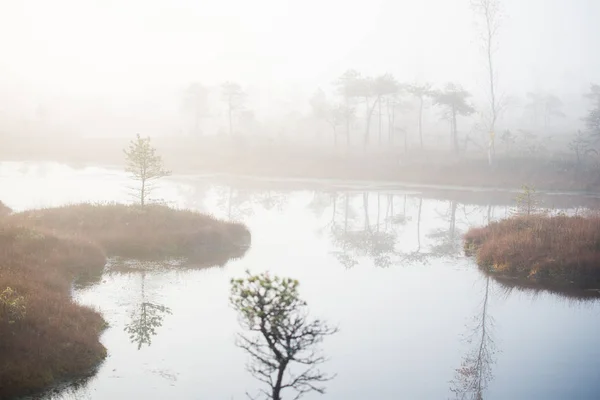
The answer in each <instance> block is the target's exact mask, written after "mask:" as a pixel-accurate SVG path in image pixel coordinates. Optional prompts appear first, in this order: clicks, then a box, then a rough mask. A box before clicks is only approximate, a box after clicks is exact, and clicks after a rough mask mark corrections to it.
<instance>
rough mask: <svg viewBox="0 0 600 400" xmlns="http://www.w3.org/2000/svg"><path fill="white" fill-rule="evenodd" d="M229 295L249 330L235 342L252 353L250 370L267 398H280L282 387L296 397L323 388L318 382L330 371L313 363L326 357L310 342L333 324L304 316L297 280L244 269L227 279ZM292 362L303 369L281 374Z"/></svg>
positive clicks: (324, 378)
mask: <svg viewBox="0 0 600 400" xmlns="http://www.w3.org/2000/svg"><path fill="white" fill-rule="evenodd" d="M230 300H231V304H232V306H233V307H234V308H235V309H236V310H237V311H238V313H239V316H240V323H241V325H242V326H243V327H244V328H245V329H246V330H247V331H249V332H250V334H249V335H239V342H238V346H239V347H241V348H242V349H244V350H245V351H246V352H247V353H248V354H249V355H250V357H251V360H252V361H251V363H249V364H248V366H247V368H248V371H249V372H250V373H251V374H252V375H253V376H254V377H255V378H256V379H258V380H259V381H261V382H263V383H264V384H266V385H268V387H269V389H270V392H267V391H264V390H263V391H262V392H263V393H264V394H265V395H267V398H269V399H272V400H281V399H282V397H281V392H282V390H284V389H286V388H290V389H293V390H295V391H296V392H297V396H296V398H299V397H300V396H301V395H302V394H304V393H306V392H310V391H317V392H319V393H324V391H325V388H324V387H320V386H318V384H319V383H323V382H326V381H328V380H330V379H332V377H330V376H328V375H326V374H324V373H322V372H320V371H319V370H318V369H317V368H316V365H318V364H321V363H323V362H324V361H325V358H324V357H322V356H319V355H318V354H317V352H316V351H315V349H314V347H315V345H317V344H319V343H320V342H321V341H322V340H323V338H324V337H325V336H327V335H331V334H333V333H335V332H337V329H332V328H329V327H328V326H327V324H325V323H324V322H323V321H320V320H313V321H309V320H308V318H307V311H306V303H305V302H304V301H303V300H301V299H300V297H299V295H298V281H297V280H295V279H291V278H280V277H277V276H275V277H272V276H270V275H269V274H268V273H263V274H260V275H251V274H250V272H248V271H247V277H246V278H245V279H232V280H231V298H230ZM291 364H296V365H297V366H300V367H303V368H306V369H305V370H304V372H302V373H299V374H293V373H290V372H289V371H288V373H287V374H285V372H286V370H287V368H288V367H289V366H290V365H291ZM286 379H287V381H286Z"/></svg>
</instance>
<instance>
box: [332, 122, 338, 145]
mask: <svg viewBox="0 0 600 400" xmlns="http://www.w3.org/2000/svg"><path fill="white" fill-rule="evenodd" d="M337 144H338V143H337V129H336V128H335V125H334V126H333V146H334V147H337Z"/></svg>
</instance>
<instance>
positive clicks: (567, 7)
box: [0, 0, 600, 137]
mask: <svg viewBox="0 0 600 400" xmlns="http://www.w3.org/2000/svg"><path fill="white" fill-rule="evenodd" d="M501 7H502V10H501V16H502V18H501V29H500V30H499V35H498V40H497V52H496V57H497V58H496V63H497V67H496V70H497V86H498V93H499V95H500V96H501V99H502V100H503V101H504V103H505V104H506V107H505V110H504V112H503V115H502V116H501V118H500V120H499V123H498V124H499V127H501V128H507V129H508V128H510V129H519V128H527V126H526V125H527V123H529V122H530V118H529V117H527V116H526V115H524V114H525V112H524V106H525V105H526V103H527V101H528V100H527V93H530V92H533V93H546V94H552V95H555V96H557V97H558V98H559V99H560V100H561V101H562V103H563V108H562V110H563V112H564V114H565V115H566V117H565V118H557V119H556V121H553V122H552V124H551V125H552V129H553V131H554V133H556V134H569V135H570V134H573V133H574V132H575V131H576V130H577V129H578V128H580V127H581V126H582V123H581V118H582V117H583V116H584V114H585V112H586V111H587V109H588V108H589V107H588V103H587V102H586V100H585V99H584V98H583V97H582V95H583V94H584V93H585V92H586V91H588V90H589V86H590V84H591V83H593V82H600V55H599V54H598V52H597V51H595V49H596V48H597V45H598V37H600V26H598V24H597V17H598V16H600V3H599V2H597V1H594V0H528V1H526V2H524V1H521V0H503V1H501ZM480 28H481V26H478V24H477V20H476V17H475V15H474V12H473V10H472V8H471V6H470V1H469V0H453V1H448V0H420V1H416V0H373V1H364V0H361V1H358V0H352V1H348V0H328V1H326V2H323V1H317V0H306V1H302V2H295V1H283V0H277V1H276V0H258V1H252V2H248V1H242V0H221V1H192V0H171V1H168V2H167V1H157V0H154V1H141V0H127V1H113V0H106V1H99V0H97V1H91V0H56V1H53V2H47V1H44V0H23V1H18V2H16V1H14V2H10V1H3V2H2V3H1V4H0V49H2V57H1V58H0V123H1V126H0V131H1V132H2V133H3V134H4V135H11V134H12V135H18V134H21V133H30V134H31V133H33V134H36V135H42V136H48V137H52V135H83V136H101V137H102V136H122V137H130V136H133V135H134V134H135V133H136V132H140V133H142V134H149V135H173V134H178V133H190V130H191V127H190V124H191V123H190V120H189V116H186V113H185V112H184V110H182V97H183V96H184V92H185V89H186V87H188V86H189V85H190V84H191V83H193V82H198V83H200V84H202V85H204V86H206V87H207V88H208V89H210V93H211V94H210V101H209V106H208V111H207V115H206V116H204V117H203V121H202V127H201V131H202V132H203V133H205V134H217V133H219V132H221V133H223V132H226V131H227V117H226V112H225V107H224V104H223V102H222V101H221V94H220V91H221V88H220V85H221V84H222V83H223V82H225V81H234V82H237V83H239V84H240V85H241V87H242V88H243V90H244V92H245V93H246V101H245V108H246V109H247V110H251V111H252V113H253V114H252V115H253V117H252V118H250V119H252V120H253V121H255V122H256V123H257V124H259V125H257V126H259V127H258V128H256V129H254V130H255V131H260V132H266V133H268V132H275V133H276V132H279V131H280V130H281V129H283V127H286V125H290V124H292V125H293V124H296V121H297V120H298V119H301V118H302V116H305V115H307V114H309V113H310V106H309V98H310V96H312V95H313V93H314V92H315V91H316V90H317V89H319V88H321V89H322V90H323V91H325V93H326V94H327V96H328V97H329V98H333V97H335V93H334V90H333V87H332V82H334V81H335V80H336V79H337V78H338V77H339V76H340V75H341V74H342V73H344V72H345V71H346V70H348V69H355V70H357V71H359V72H361V73H362V74H363V75H370V76H377V75H380V74H384V73H390V74H393V75H394V76H395V78H396V79H397V80H398V81H399V82H403V83H414V82H431V83H432V84H434V86H435V87H438V88H439V87H443V86H444V85H445V84H446V83H448V82H455V83H458V84H460V85H462V86H463V87H464V88H465V89H466V90H467V91H469V92H470V93H472V94H473V98H472V103H473V105H474V106H475V108H476V109H477V110H482V109H484V108H485V107H486V101H487V100H486V96H487V92H486V90H487V81H486V79H487V78H486V76H487V75H486V74H487V69H486V64H485V59H484V54H483V52H482V48H481V44H480V41H479V37H480V35H481V29H480ZM410 112H412V111H406V113H407V114H408V113H410ZM425 117H426V120H427V121H429V123H430V125H429V128H428V129H429V130H435V129H438V130H439V131H440V132H442V133H443V132H447V128H446V122H440V121H439V112H438V111H436V110H433V109H430V110H428V111H427V112H426V115H425ZM477 119H478V117H477V115H475V116H472V117H470V118H467V119H465V121H464V122H461V125H462V131H463V132H465V131H468V130H469V129H470V128H469V126H471V125H473V124H476V123H477ZM409 120H410V118H406V121H400V125H401V128H404V129H413V128H414V123H411V122H410V121H409ZM239 122H240V125H248V124H249V123H248V122H247V121H246V123H244V121H243V120H241V121H239ZM307 129H308V128H307ZM246 130H248V131H252V129H250V128H247V129H246ZM275 133H274V134H275ZM296 133H297V134H300V135H301V134H302V133H300V132H296ZM306 135H307V136H313V134H312V133H306Z"/></svg>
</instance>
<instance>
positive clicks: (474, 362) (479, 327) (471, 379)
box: [450, 276, 496, 400]
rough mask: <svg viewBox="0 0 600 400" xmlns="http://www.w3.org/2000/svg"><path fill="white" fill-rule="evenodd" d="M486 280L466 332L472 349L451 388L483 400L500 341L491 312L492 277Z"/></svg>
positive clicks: (463, 395)
mask: <svg viewBox="0 0 600 400" xmlns="http://www.w3.org/2000/svg"><path fill="white" fill-rule="evenodd" d="M484 281H485V285H484V289H483V291H482V301H481V304H480V306H479V308H478V311H477V313H476V314H475V316H474V317H473V321H472V323H471V324H470V326H469V327H468V328H469V332H468V334H467V335H465V339H466V341H467V343H468V344H469V347H470V349H469V351H468V352H467V354H466V355H465V356H464V357H463V359H462V362H461V364H460V367H459V368H457V369H456V371H455V378H454V380H453V381H452V382H451V388H450V390H451V391H452V392H453V393H454V394H455V395H456V398H457V399H461V400H467V399H472V400H483V395H484V392H485V390H486V389H487V387H488V384H489V382H490V381H491V380H492V379H493V374H492V366H493V365H494V363H495V362H496V360H495V357H494V356H495V354H496V343H495V341H494V339H493V330H494V319H493V317H492V316H491V315H490V313H489V303H490V277H489V276H487V277H485V279H484Z"/></svg>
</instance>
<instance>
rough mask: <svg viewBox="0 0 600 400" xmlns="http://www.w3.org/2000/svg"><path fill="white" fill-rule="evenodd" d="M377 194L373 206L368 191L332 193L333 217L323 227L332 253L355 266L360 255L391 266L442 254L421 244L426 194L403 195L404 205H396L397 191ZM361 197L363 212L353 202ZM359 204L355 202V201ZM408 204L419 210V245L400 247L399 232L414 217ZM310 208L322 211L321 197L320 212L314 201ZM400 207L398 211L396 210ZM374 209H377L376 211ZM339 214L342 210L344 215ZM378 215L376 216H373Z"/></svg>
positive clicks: (423, 261)
mask: <svg viewBox="0 0 600 400" xmlns="http://www.w3.org/2000/svg"><path fill="white" fill-rule="evenodd" d="M376 195H377V203H376V205H377V208H376V210H372V209H370V201H371V198H372V196H373V193H371V194H369V193H367V192H365V193H362V194H361V195H356V194H352V193H348V192H346V193H344V194H343V195H338V194H337V193H334V194H333V195H332V196H330V199H331V203H332V204H331V209H332V216H331V221H330V222H329V223H328V224H327V225H326V226H325V227H324V228H322V229H320V232H322V231H323V229H326V228H329V233H330V236H331V241H332V245H333V247H334V248H335V250H334V251H333V252H332V254H333V255H334V256H335V257H336V258H337V260H338V261H339V262H340V263H341V264H342V265H344V266H345V267H346V268H351V267H354V266H355V265H357V264H358V262H359V259H360V258H361V257H366V258H369V259H370V260H371V261H372V262H373V265H375V266H376V267H382V268H383V267H390V266H392V265H395V264H406V263H425V262H427V260H428V258H430V257H433V256H436V257H437V256H439V254H436V253H434V252H429V253H424V252H422V246H421V240H422V235H421V216H422V209H423V197H422V196H419V197H418V202H417V203H415V202H412V204H411V202H410V201H409V197H408V196H407V195H404V196H402V197H403V205H402V207H396V206H397V204H396V203H397V199H398V197H399V196H398V195H394V194H383V195H382V194H381V193H376ZM338 199H340V200H341V203H342V204H341V206H340V207H338V204H337V203H338V201H337V200H338ZM358 199H361V200H362V201H361V203H360V204H361V205H362V212H357V211H356V210H355V209H354V207H353V203H356V200H358ZM354 205H356V204H354ZM407 205H408V207H411V206H412V207H415V208H416V209H417V210H416V211H417V212H416V214H417V215H416V221H415V222H416V236H417V248H416V249H415V250H413V251H407V250H403V251H399V250H397V249H396V245H398V244H399V239H398V237H399V235H400V233H401V232H402V231H403V229H405V228H406V226H407V224H408V223H409V222H410V221H411V220H412V219H413V217H411V216H409V215H408V213H407ZM310 208H311V210H313V211H314V212H315V214H316V215H317V216H318V215H321V214H322V213H323V204H322V201H319V207H318V214H317V210H316V209H315V207H314V204H313V203H311V207H310ZM398 208H400V210H399V212H398V211H396V210H398ZM374 211H375V212H374ZM339 214H342V215H341V217H340V216H339ZM373 217H375V218H376V220H375V218H373Z"/></svg>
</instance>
